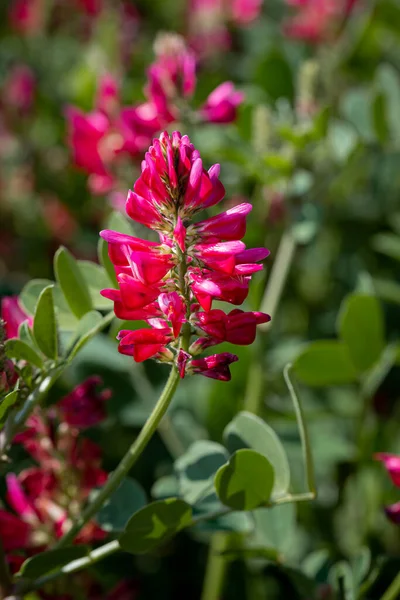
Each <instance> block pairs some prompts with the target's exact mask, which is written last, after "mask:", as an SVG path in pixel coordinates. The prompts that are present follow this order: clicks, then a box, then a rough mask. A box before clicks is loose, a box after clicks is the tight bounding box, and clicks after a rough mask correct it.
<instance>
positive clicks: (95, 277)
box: [78, 260, 113, 310]
mask: <svg viewBox="0 0 400 600" xmlns="http://www.w3.org/2000/svg"><path fill="white" fill-rule="evenodd" d="M78 266H79V269H80V271H81V273H82V275H83V278H84V280H85V281H86V284H87V286H88V287H89V293H90V296H91V299H92V302H93V306H94V307H95V308H97V309H98V310H104V309H109V310H110V309H112V307H113V303H112V301H111V300H109V299H108V298H104V297H103V296H102V295H101V294H100V291H101V290H104V289H105V288H108V287H110V281H109V278H108V276H107V273H106V271H105V269H104V268H103V267H101V266H100V265H97V264H96V263H94V262H91V261H90V260H78Z"/></svg>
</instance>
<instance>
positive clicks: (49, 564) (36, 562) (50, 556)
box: [19, 546, 88, 579]
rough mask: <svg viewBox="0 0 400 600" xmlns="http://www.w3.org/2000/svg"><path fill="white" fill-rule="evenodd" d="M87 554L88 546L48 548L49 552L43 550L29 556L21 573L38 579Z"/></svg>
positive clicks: (29, 577)
mask: <svg viewBox="0 0 400 600" xmlns="http://www.w3.org/2000/svg"><path fill="white" fill-rule="evenodd" d="M87 554H88V549H87V547H86V546H74V547H73V548H60V549H58V550H47V552H41V553H40V554H37V555H36V556H33V557H32V558H28V560H26V561H25V562H24V564H23V565H22V567H21V570H20V571H19V575H21V577H24V578H27V579H37V578H38V577H43V575H47V573H50V572H51V571H53V570H54V569H56V568H57V567H62V566H64V565H65V564H67V563H69V562H71V561H73V560H77V559H79V558H84V557H85V556H87Z"/></svg>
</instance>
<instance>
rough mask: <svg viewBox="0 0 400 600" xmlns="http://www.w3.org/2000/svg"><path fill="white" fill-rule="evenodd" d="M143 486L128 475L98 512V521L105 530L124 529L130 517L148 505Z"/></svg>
mask: <svg viewBox="0 0 400 600" xmlns="http://www.w3.org/2000/svg"><path fill="white" fill-rule="evenodd" d="M146 502H147V499H146V494H145V492H144V490H143V488H142V486H141V485H140V484H139V483H138V482H137V481H135V480H134V479H131V478H130V477H126V478H125V479H124V480H123V481H122V482H121V483H120V485H119V487H118V488H117V489H116V491H115V492H114V493H113V494H112V496H111V497H110V498H109V499H108V500H107V502H106V503H105V504H104V505H103V508H102V509H101V510H100V511H99V512H98V513H97V516H96V521H97V522H98V524H99V525H100V527H101V528H102V529H104V531H122V530H123V529H124V528H125V526H126V524H127V522H128V520H129V519H130V517H131V516H132V515H133V514H134V513H136V512H137V511H138V510H140V509H141V508H142V507H143V506H145V505H146Z"/></svg>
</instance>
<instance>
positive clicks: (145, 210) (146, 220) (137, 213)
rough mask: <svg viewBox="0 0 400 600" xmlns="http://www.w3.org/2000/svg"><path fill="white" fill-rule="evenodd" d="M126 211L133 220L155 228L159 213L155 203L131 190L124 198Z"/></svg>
mask: <svg viewBox="0 0 400 600" xmlns="http://www.w3.org/2000/svg"><path fill="white" fill-rule="evenodd" d="M126 212H127V214H128V215H129V216H130V218H131V219H133V221H136V222H137V223H141V224H142V225H146V227H150V229H151V228H153V227H154V228H156V227H157V225H158V224H159V223H160V215H159V213H158V212H157V210H156V207H155V205H154V204H152V203H151V202H150V201H149V200H146V199H145V198H143V197H142V196H139V194H137V193H136V192H132V191H131V190H129V192H128V198H127V200H126Z"/></svg>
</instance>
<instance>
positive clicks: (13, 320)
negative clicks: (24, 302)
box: [1, 296, 33, 339]
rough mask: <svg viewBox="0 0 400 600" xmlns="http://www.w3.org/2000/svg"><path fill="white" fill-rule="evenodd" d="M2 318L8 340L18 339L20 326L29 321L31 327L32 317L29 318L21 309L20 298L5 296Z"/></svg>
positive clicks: (2, 302)
mask: <svg viewBox="0 0 400 600" xmlns="http://www.w3.org/2000/svg"><path fill="white" fill-rule="evenodd" d="M1 318H2V319H3V321H5V332H6V338H7V339H10V338H15V337H18V329H19V326H20V325H21V324H22V323H24V322H25V321H28V325H29V326H30V327H31V326H32V324H33V319H32V317H29V316H28V315H27V314H26V313H25V311H24V310H23V309H22V308H21V305H20V303H19V301H18V296H5V297H4V298H3V299H2V301H1Z"/></svg>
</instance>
